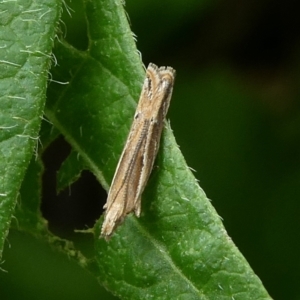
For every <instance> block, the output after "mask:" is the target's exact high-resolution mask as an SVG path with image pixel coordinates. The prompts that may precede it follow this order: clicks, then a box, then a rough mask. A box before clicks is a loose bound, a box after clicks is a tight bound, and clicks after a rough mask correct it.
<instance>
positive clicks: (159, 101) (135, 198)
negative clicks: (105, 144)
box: [101, 63, 175, 239]
mask: <svg viewBox="0 0 300 300" xmlns="http://www.w3.org/2000/svg"><path fill="white" fill-rule="evenodd" d="M174 79H175V70H174V69H173V68H171V67H160V68H158V67H157V66H156V65H155V64H152V63H150V64H149V66H148V68H147V70H146V78H145V81H144V84H143V87H142V92H141V95H140V99H139V102H138V105H137V109H136V112H135V114H134V119H133V123H132V125H131V129H130V132H129V135H128V138H127V141H126V144H125V147H124V149H123V152H122V154H121V157H120V160H119V163H118V166H117V168H116V172H115V175H114V177H113V180H112V184H111V187H110V190H109V192H108V197H107V201H106V204H105V205H104V209H106V211H105V216H104V222H103V225H102V229H101V236H102V237H104V238H105V239H109V237H110V236H111V235H112V234H113V232H114V230H115V229H116V228H117V226H118V225H120V224H121V223H122V221H123V220H124V218H125V217H126V215H127V214H129V213H131V212H134V213H135V215H136V216H137V217H139V216H140V213H141V196H142V193H143V191H144V189H145V186H146V184H147V181H148V179H149V176H150V173H151V171H152V168H153V164H154V160H155V157H156V155H157V152H158V149H159V143H160V137H161V133H162V129H163V127H164V120H165V117H166V114H167V111H168V108H169V105H170V100H171V96H172V91H173V85H174Z"/></svg>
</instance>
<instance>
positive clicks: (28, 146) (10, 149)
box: [0, 0, 60, 258]
mask: <svg viewBox="0 0 300 300" xmlns="http://www.w3.org/2000/svg"><path fill="white" fill-rule="evenodd" d="M59 11H60V4H59V3H58V2H56V1H53V0H44V1H42V2H41V1H37V2H36V1H29V0H22V1H17V2H16V1H3V2H2V3H1V18H0V26H1V29H0V90H1V95H0V97H1V100H0V143H1V151H0V174H1V175H0V258H1V255H2V249H3V244H4V240H5V238H6V236H7V233H8V229H9V226H10V222H11V218H12V216H13V212H14V208H15V205H16V201H17V198H18V193H19V189H20V186H21V183H22V180H23V177H24V174H25V171H26V168H27V166H28V164H29V162H30V159H31V157H32V153H33V149H34V146H35V145H36V144H37V141H38V132H39V128H40V123H41V118H42V115H43V109H44V103H45V93H46V85H47V72H48V68H49V65H50V59H51V50H52V46H53V40H54V35H55V27H56V23H57V21H58V18H59Z"/></svg>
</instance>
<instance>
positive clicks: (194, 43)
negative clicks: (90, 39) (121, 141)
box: [0, 0, 300, 299]
mask: <svg viewBox="0 0 300 300" xmlns="http://www.w3.org/2000/svg"><path fill="white" fill-rule="evenodd" d="M296 4H297V2H296V1H282V2H276V1H262V0H260V1H259V0H254V1H243V0H242V1H241V0H227V1H208V0H204V1H201V0H186V1H176V0H173V1H171V0H164V1H162V0H159V1H158V0H147V1H146V0H143V1H140V0H128V1H127V2H126V6H125V9H126V11H127V13H128V15H129V18H130V23H131V27H132V31H133V32H134V33H135V34H136V35H137V47H138V49H139V51H140V52H141V54H142V60H143V62H144V64H145V65H148V63H149V62H153V63H155V64H157V65H159V66H160V65H169V66H172V67H173V68H175V69H176V70H177V77H176V83H175V89H174V93H173V98H172V102H171V106H170V110H169V114H168V119H169V120H170V122H171V126H172V129H173V130H174V135H175V137H176V139H177V142H178V144H179V146H180V148H181V150H182V153H183V155H184V156H185V158H186V161H187V163H188V165H189V166H190V167H192V168H193V169H195V170H196V173H195V176H196V177H197V178H198V179H199V180H200V185H201V187H202V188H203V189H204V191H205V192H206V194H207V196H208V197H209V198H210V199H211V200H212V204H213V206H214V207H215V208H216V210H217V211H218V213H219V215H220V216H221V217H222V218H223V219H224V225H225V227H226V229H227V231H228V234H229V235H230V236H231V237H232V239H233V241H234V242H235V244H236V245H237V247H238V248H239V249H240V251H241V252H242V253H243V255H244V256H245V257H246V259H247V260H248V262H249V264H250V265H251V267H252V268H253V269H254V271H255V273H256V274H257V275H258V276H259V277H260V279H261V280H262V282H263V283H264V285H265V287H266V289H267V290H268V291H269V293H270V295H271V296H272V297H273V298H274V299H300V285H299V282H300V276H299V269H300V268H299V267H300V266H299V259H298V256H299V253H300V251H299V250H300V249H299V248H300V243H299V236H300V234H299V232H300V222H299V216H300V206H299V199H300V187H299V183H300V155H299V154H300V153H299V146H300V143H299V142H300V130H299V128H300V102H299V95H300V89H299V71H300V18H299V11H298V9H297V5H296ZM69 5H70V6H71V7H72V8H73V9H74V10H75V11H74V12H72V18H70V17H69V16H68V14H67V13H64V22H65V23H66V28H67V40H68V41H69V42H70V43H72V44H73V45H74V46H75V47H77V48H78V49H82V50H84V49H86V47H87V39H86V36H85V30H86V27H85V20H84V18H83V16H82V15H81V12H82V8H80V5H79V1H78V2H76V3H75V1H73V3H70V4H69ZM62 30H63V31H65V29H63V27H62ZM68 151H69V147H68V145H67V144H66V143H65V142H64V141H63V139H62V138H61V139H59V140H58V141H56V142H55V144H53V145H52V146H51V147H49V149H47V151H45V154H44V160H45V164H46V172H45V175H44V179H45V186H44V202H43V204H42V210H43V214H44V216H45V217H46V218H47V219H48V220H49V228H50V229H51V230H52V231H53V232H54V233H55V234H57V235H60V236H62V237H66V238H74V236H75V235H76V234H74V233H73V230H74V228H77V229H80V228H86V226H92V225H93V223H94V222H95V219H97V218H98V217H99V216H100V214H101V211H102V210H101V207H102V205H103V204H102V203H100V201H99V199H100V198H101V197H102V198H103V201H105V198H106V193H105V192H104V191H102V190H101V187H100V185H99V184H98V183H97V182H96V180H95V178H94V177H93V175H91V174H90V173H88V172H84V174H83V176H82V178H81V179H80V180H79V181H78V182H77V183H76V184H75V185H73V186H72V187H71V191H72V193H70V191H69V190H68V191H64V192H63V193H61V194H60V195H59V197H56V195H55V181H54V180H55V174H56V170H57V169H58V168H59V165H60V163H61V162H62V161H63V159H64V158H65V157H66V156H67V154H68ZM95 193H96V194H95ZM70 195H71V196H70ZM75 195H76V198H74V196H75ZM77 235H78V233H77ZM8 240H9V242H10V243H11V245H12V247H9V246H10V243H9V245H8V246H7V249H6V250H5V253H4V257H5V259H6V261H7V262H6V263H5V264H4V266H3V267H4V268H5V269H6V270H9V273H8V274H5V273H1V272H0V282H1V281H2V282H5V285H6V286H7V287H9V289H11V288H12V287H13V286H14V284H15V283H16V282H18V284H19V288H18V290H19V291H21V293H23V294H22V295H23V297H22V299H25V298H26V299H27V296H28V295H30V297H29V296H28V299H35V298H34V296H33V295H34V294H35V293H36V295H37V296H39V295H40V293H38V292H37V291H36V287H37V286H38V287H39V289H41V290H42V289H43V288H44V289H45V293H46V294H47V297H48V298H45V299H55V298H56V292H57V291H59V295H60V298H62V297H63V298H65V299H82V298H83V297H85V298H86V299H99V298H100V297H99V295H100V293H103V292H102V290H101V291H100V289H101V288H100V287H99V286H98V285H97V284H96V282H95V279H93V277H92V276H90V275H89V274H87V273H84V272H83V271H82V269H80V268H79V267H77V266H74V265H73V264H72V263H71V262H70V263H69V264H66V262H64V260H63V259H61V258H60V257H59V256H57V258H56V257H53V253H51V250H49V249H48V248H47V247H46V246H44V245H42V244H40V243H37V242H36V241H34V240H33V241H32V245H31V243H28V242H27V241H28V239H24V237H23V236H22V235H21V234H20V233H16V232H12V234H10V237H9V239H8ZM14 245H16V246H14ZM22 247H23V249H24V255H23V256H24V257H23V258H22V259H20V256H19V254H18V253H19V252H18V249H20V248H21V249H22ZM26 251H27V252H26ZM48 252H49V253H48ZM26 253H27V255H26ZM36 255H41V258H40V259H41V263H36ZM30 259H31V260H30ZM33 264H36V265H33ZM61 264H66V266H64V267H63V268H64V272H66V274H64V273H62V271H61V268H62V265H61ZM49 268H50V269H49ZM45 269H47V270H50V271H47V274H46V275H45V274H44V273H45V272H44V270H45ZM22 270H24V272H23V273H22ZM28 272H29V273H28ZM18 274H19V275H18ZM24 274H30V280H29V278H26V276H25V275H24ZM41 274H43V275H42V276H43V277H44V276H45V278H43V280H42V278H41ZM51 274H52V275H51ZM57 274H59V275H57ZM57 276H59V277H57ZM76 280H78V282H80V284H76ZM42 282H43V283H42ZM0 286H1V283H0ZM15 292H16V293H17V291H15ZM4 295H5V293H4ZM17 295H18V294H16V298H19V297H20V296H17ZM10 296H12V295H11V294H10ZM25 296H26V297H25ZM3 299H4V298H3ZM7 299H8V298H7ZM9 299H12V298H11V297H10V298H9ZM37 299H38V298H37ZM102 299H108V296H107V295H105V294H103V296H102Z"/></svg>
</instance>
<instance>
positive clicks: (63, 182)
mask: <svg viewBox="0 0 300 300" xmlns="http://www.w3.org/2000/svg"><path fill="white" fill-rule="evenodd" d="M84 168H85V165H84V161H83V160H82V158H81V157H80V155H79V154H78V153H77V152H76V151H72V152H71V153H70V155H69V156H68V157H67V159H66V160H65V161H64V162H63V163H62V165H61V167H60V169H59V171H58V172H57V192H58V193H59V192H60V191H62V190H63V189H65V188H66V187H68V186H70V185H71V184H72V183H74V182H75V181H76V180H77V179H78V178H80V175H81V171H82V170H83V169H84Z"/></svg>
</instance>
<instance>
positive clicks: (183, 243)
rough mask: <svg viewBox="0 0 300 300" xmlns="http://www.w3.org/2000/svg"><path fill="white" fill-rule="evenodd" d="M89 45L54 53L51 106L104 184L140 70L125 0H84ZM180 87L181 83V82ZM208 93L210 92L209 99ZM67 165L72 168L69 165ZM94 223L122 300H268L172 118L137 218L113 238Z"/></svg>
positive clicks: (105, 270) (105, 278) (108, 282)
mask: <svg viewBox="0 0 300 300" xmlns="http://www.w3.org/2000/svg"><path fill="white" fill-rule="evenodd" d="M85 10H86V16H87V20H88V28H89V31H88V36H89V48H88V50H87V51H86V52H83V51H78V50H76V49H74V48H73V47H72V46H70V45H68V44H67V43H66V42H63V43H62V44H58V45H57V47H56V49H55V54H56V57H57V60H58V63H59V67H56V68H55V69H53V70H52V75H53V78H54V80H56V81H57V82H61V83H67V84H62V85H59V84H57V83H54V82H53V83H52V84H51V86H50V89H49V94H48V95H49V101H48V103H47V109H46V114H47V116H48V118H49V119H50V120H51V121H52V122H53V124H54V125H55V126H56V127H57V128H58V129H59V130H60V131H61V132H62V133H63V135H64V136H65V138H66V139H67V140H68V141H69V143H70V144H71V145H72V146H73V148H74V149H75V151H77V152H78V153H79V154H80V156H81V157H82V158H83V159H84V161H85V163H86V165H87V166H88V168H89V169H90V170H91V171H93V172H94V174H95V175H96V177H97V178H98V180H99V181H100V182H101V183H102V185H103V186H104V187H105V188H106V189H108V186H109V183H110V182H111V179H112V177H113V173H114V171H115V168H116V165H117V162H118V158H119V156H120V153H121V151H122V147H123V145H124V142H125V140H126V137H127V134H128V130H129V127H130V124H131V122H132V117H133V114H134V109H135V106H136V101H137V99H138V98H139V93H140V89H141V84H142V82H143V77H144V74H143V72H142V64H141V61H140V59H139V56H138V54H137V50H136V47H135V44H134V41H133V37H132V34H131V32H130V29H129V26H128V23H127V19H126V16H125V13H124V10H123V7H122V5H121V3H120V2H117V1H107V0H106V1H105V0H102V1H101V0H98V1H86V7H85ZM175 93H176V87H175ZM204 101H205V100H204ZM70 173H71V172H70ZM100 226H101V221H99V222H98V223H97V224H96V226H95V249H96V253H95V258H96V260H97V264H98V270H95V271H94V272H95V275H96V276H97V277H98V278H99V281H100V282H101V284H103V285H104V286H105V287H107V289H109V290H111V291H112V292H113V293H114V294H115V295H118V296H119V297H120V298H122V299H148V298H153V299H269V296H268V294H267V292H266V291H265V289H264V287H263V285H262V283H261V282H260V280H259V279H258V277H257V276H256V275H255V274H254V273H253V271H252V270H251V268H250V266H249V265H248V263H247V262H246V260H245V259H244V258H243V256H242V255H241V253H240V252H239V251H238V249H237V248H236V247H235V245H234V244H233V242H232V241H231V239H230V238H229V237H228V235H227V233H226V231H225V229H224V227H223V225H222V222H221V220H220V218H219V216H218V215H217V214H216V212H215V210H214V208H213V207H212V206H211V204H210V202H209V200H208V199H207V198H206V196H205V194H204V192H203V191H202V190H201V189H200V187H199V185H198V183H197V181H196V180H195V178H194V176H193V175H192V173H191V171H190V170H189V168H188V167H187V165H186V163H185V161H184V159H183V157H182V154H181V153H180V151H179V149H178V146H177V144H176V142H175V139H174V137H173V134H172V131H171V129H170V127H169V126H166V128H165V130H164V134H163V138H162V143H161V148H160V152H159V155H158V158H157V160H156V163H155V167H154V170H153V173H152V175H151V178H150V180H149V183H148V185H147V188H146V191H145V192H144V194H143V201H142V216H141V218H140V219H137V218H135V217H134V216H128V217H127V218H126V220H125V222H124V223H123V224H122V225H121V226H120V227H119V228H118V230H117V231H116V233H115V234H114V235H113V237H112V238H111V240H110V241H109V242H106V241H105V240H103V239H99V238H98V237H99V230H100Z"/></svg>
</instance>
